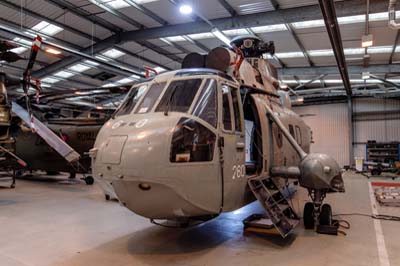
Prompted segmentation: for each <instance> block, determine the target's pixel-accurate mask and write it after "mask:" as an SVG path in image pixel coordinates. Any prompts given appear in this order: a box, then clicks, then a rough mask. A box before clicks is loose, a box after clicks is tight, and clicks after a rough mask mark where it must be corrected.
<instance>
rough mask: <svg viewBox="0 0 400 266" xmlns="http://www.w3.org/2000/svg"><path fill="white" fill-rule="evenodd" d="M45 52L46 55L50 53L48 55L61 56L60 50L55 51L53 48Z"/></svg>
mask: <svg viewBox="0 0 400 266" xmlns="http://www.w3.org/2000/svg"><path fill="white" fill-rule="evenodd" d="M45 51H46V52H47V53H50V54H56V55H58V54H61V51H60V50H56V49H53V48H46V50H45Z"/></svg>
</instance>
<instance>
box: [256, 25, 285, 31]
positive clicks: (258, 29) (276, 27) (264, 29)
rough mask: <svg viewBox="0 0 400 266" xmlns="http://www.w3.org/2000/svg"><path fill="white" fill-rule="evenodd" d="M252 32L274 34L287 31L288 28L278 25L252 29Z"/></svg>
mask: <svg viewBox="0 0 400 266" xmlns="http://www.w3.org/2000/svg"><path fill="white" fill-rule="evenodd" d="M251 30H252V31H254V33H264V32H274V31H285V30H287V28H286V25H285V24H276V25H268V26H260V27H252V28H251Z"/></svg>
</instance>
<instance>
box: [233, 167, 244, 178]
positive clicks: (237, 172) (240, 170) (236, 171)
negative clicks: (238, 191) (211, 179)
mask: <svg viewBox="0 0 400 266" xmlns="http://www.w3.org/2000/svg"><path fill="white" fill-rule="evenodd" d="M232 171H233V176H232V179H233V180H235V179H236V178H241V177H244V176H245V174H246V167H245V166H244V165H234V166H233V167H232Z"/></svg>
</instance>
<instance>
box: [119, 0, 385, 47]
mask: <svg viewBox="0 0 400 266" xmlns="http://www.w3.org/2000/svg"><path fill="white" fill-rule="evenodd" d="M336 6H337V15H338V16H352V15H362V14H365V1H364V0H346V1H341V2H337V3H336ZM370 11H371V13H377V12H387V0H375V1H373V2H372V3H371V6H370ZM321 18H322V16H321V11H320V9H319V6H318V5H312V6H303V7H298V8H288V9H278V10H276V11H268V12H262V13H255V14H250V15H238V16H235V17H228V18H218V19H212V20H210V22H211V23H212V24H213V25H214V26H215V27H217V28H218V29H219V30H231V29H238V28H249V27H257V26H267V25H274V24H282V23H283V24H284V23H293V22H301V21H307V20H314V19H321ZM209 31H210V24H208V23H207V22H204V21H195V22H191V23H182V24H176V25H170V26H162V27H154V28H149V29H144V30H133V31H127V32H124V33H123V34H121V39H122V42H126V41H137V40H148V39H156V38H161V37H171V36H181V35H187V34H195V33H204V32H209Z"/></svg>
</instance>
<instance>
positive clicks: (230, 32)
mask: <svg viewBox="0 0 400 266" xmlns="http://www.w3.org/2000/svg"><path fill="white" fill-rule="evenodd" d="M223 33H224V34H225V35H228V36H237V35H249V34H250V32H249V31H248V30H246V29H234V30H224V31H223Z"/></svg>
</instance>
